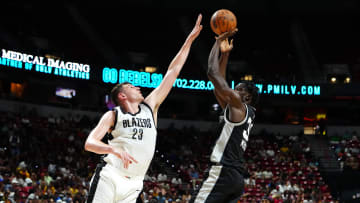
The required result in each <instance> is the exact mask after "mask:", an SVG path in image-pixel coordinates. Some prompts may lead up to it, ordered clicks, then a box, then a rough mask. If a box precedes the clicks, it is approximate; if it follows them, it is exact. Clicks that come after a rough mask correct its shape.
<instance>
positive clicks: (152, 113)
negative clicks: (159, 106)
mask: <svg viewBox="0 0 360 203" xmlns="http://www.w3.org/2000/svg"><path fill="white" fill-rule="evenodd" d="M142 104H144V105H145V106H147V107H148V108H149V110H150V112H151V115H152V118H153V123H154V126H155V128H157V125H156V124H155V118H154V112H153V110H152V109H151V107H150V106H149V104H147V103H145V102H142Z"/></svg>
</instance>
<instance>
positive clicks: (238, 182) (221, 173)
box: [190, 165, 244, 203]
mask: <svg viewBox="0 0 360 203" xmlns="http://www.w3.org/2000/svg"><path fill="white" fill-rule="evenodd" d="M243 191H244V176H243V175H242V173H241V172H240V171H239V170H237V169H236V168H233V167H227V166H222V165H213V166H211V168H210V171H209V172H208V177H207V178H206V180H205V181H204V182H203V183H202V186H201V188H200V190H199V191H198V192H197V195H194V196H193V199H192V200H191V201H190V202H194V203H212V202H213V203H233V202H234V203H236V202H237V201H238V200H239V199H240V198H241V195H242V194H243Z"/></svg>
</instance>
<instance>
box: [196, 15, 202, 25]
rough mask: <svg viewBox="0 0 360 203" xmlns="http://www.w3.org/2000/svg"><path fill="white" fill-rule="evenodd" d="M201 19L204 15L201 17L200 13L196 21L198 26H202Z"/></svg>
mask: <svg viewBox="0 0 360 203" xmlns="http://www.w3.org/2000/svg"><path fill="white" fill-rule="evenodd" d="M201 19H202V15H201V13H200V14H199V15H198V18H197V20H196V25H200V23H201Z"/></svg>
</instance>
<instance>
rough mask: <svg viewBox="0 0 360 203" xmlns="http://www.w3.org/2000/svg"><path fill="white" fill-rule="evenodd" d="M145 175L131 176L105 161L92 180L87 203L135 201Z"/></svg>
mask: <svg viewBox="0 0 360 203" xmlns="http://www.w3.org/2000/svg"><path fill="white" fill-rule="evenodd" d="M143 179H144V178H143V177H141V176H137V177H129V176H127V175H126V174H123V173H121V172H120V171H119V170H118V169H116V168H114V167H113V166H111V165H109V164H106V163H105V162H103V163H101V164H99V165H98V166H97V167H96V171H95V174H94V175H93V177H92V179H91V182H90V191H89V195H88V198H87V201H86V202H87V203H92V202H94V203H118V202H122V203H128V202H129V203H135V202H136V199H137V198H138V196H139V194H140V192H141V190H142V188H143Z"/></svg>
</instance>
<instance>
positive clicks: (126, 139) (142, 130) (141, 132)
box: [104, 103, 157, 176]
mask: <svg viewBox="0 0 360 203" xmlns="http://www.w3.org/2000/svg"><path fill="white" fill-rule="evenodd" d="M114 110H115V112H116V116H115V126H114V129H113V131H112V132H111V135H112V136H113V138H112V139H111V140H109V145H111V146H113V147H115V148H117V149H119V150H124V151H126V152H127V153H129V154H130V155H131V156H132V157H134V159H135V160H137V161H138V163H134V162H133V163H132V164H130V165H129V167H128V168H127V169H125V168H124V164H123V163H122V161H121V159H119V158H118V157H116V156H115V155H113V154H108V155H107V156H106V157H105V158H104V161H106V162H107V163H108V164H110V165H112V166H114V167H116V168H118V169H119V170H120V171H121V172H123V173H124V174H128V175H129V176H145V174H146V172H147V170H148V168H149V166H150V163H151V160H152V158H153V156H154V152H155V144H156V135H157V130H156V126H155V122H154V117H153V113H152V110H151V108H150V107H149V106H148V105H147V104H145V103H141V104H139V112H138V113H136V114H131V113H123V112H122V110H121V108H120V107H119V106H117V107H115V109H114Z"/></svg>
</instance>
